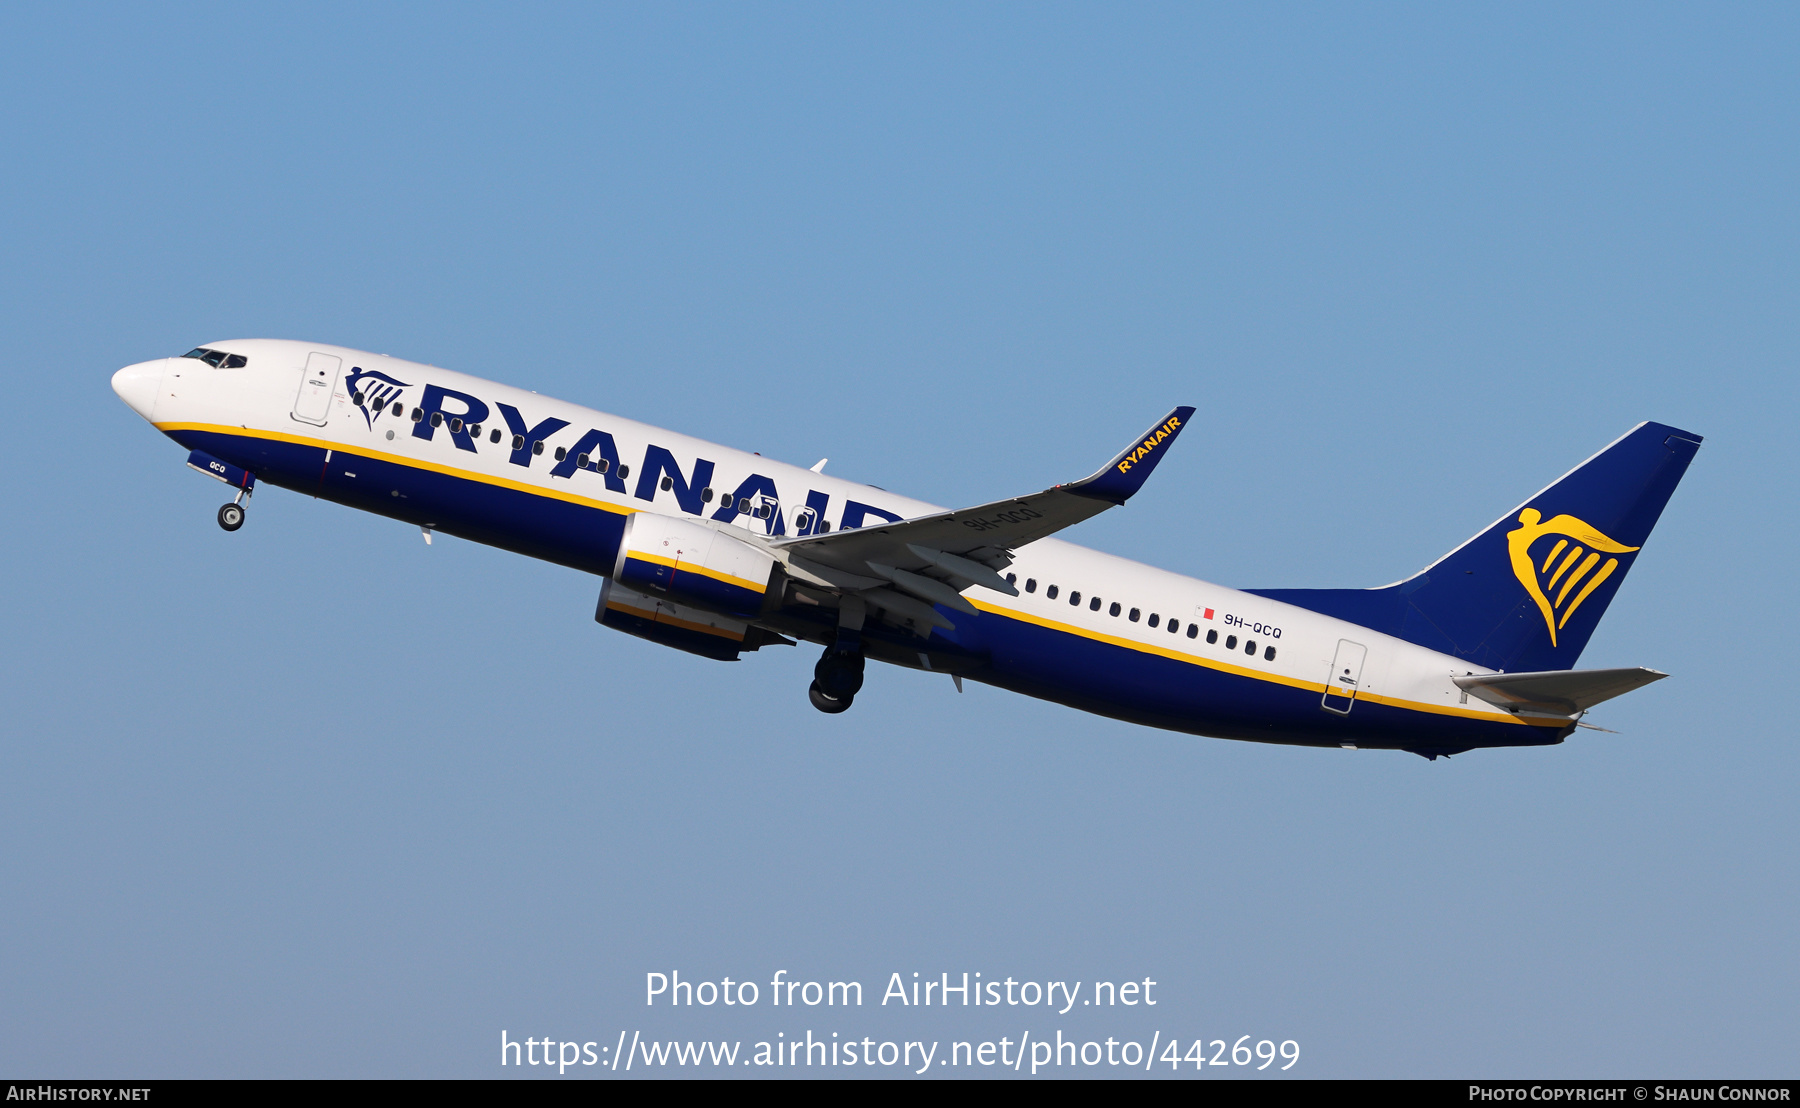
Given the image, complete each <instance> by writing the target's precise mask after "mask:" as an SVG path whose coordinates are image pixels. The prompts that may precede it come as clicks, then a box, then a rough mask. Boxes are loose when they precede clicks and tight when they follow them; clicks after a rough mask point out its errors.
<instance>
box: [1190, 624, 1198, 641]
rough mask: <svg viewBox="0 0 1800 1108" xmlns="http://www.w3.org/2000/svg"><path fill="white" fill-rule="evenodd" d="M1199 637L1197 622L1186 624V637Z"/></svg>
mask: <svg viewBox="0 0 1800 1108" xmlns="http://www.w3.org/2000/svg"><path fill="white" fill-rule="evenodd" d="M1199 637H1200V625H1199V624H1198V623H1190V624H1188V638H1190V639H1197V638H1199Z"/></svg>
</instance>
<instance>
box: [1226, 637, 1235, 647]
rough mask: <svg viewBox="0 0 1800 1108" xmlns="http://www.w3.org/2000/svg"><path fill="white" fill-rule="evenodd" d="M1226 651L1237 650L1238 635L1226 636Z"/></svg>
mask: <svg viewBox="0 0 1800 1108" xmlns="http://www.w3.org/2000/svg"><path fill="white" fill-rule="evenodd" d="M1225 649H1226V650H1236V649H1237V636H1236V635H1226V636H1225Z"/></svg>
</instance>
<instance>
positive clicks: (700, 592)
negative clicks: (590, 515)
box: [612, 512, 775, 622]
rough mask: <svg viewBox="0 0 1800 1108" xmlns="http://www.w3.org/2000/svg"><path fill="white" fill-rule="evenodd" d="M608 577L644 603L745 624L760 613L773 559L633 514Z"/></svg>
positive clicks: (696, 527) (667, 520) (673, 522)
mask: <svg viewBox="0 0 1800 1108" xmlns="http://www.w3.org/2000/svg"><path fill="white" fill-rule="evenodd" d="M612 577H613V580H614V581H617V582H618V583H619V584H621V585H624V586H626V587H627V588H629V589H631V590H633V591H634V592H637V593H641V594H643V595H645V596H648V597H652V598H655V599H658V600H661V599H665V598H666V599H668V600H669V601H671V602H673V603H675V604H679V605H681V606H683V607H691V608H699V609H702V610H704V611H708V612H716V613H718V614H720V615H726V616H731V617H733V618H735V619H738V620H742V621H745V622H748V621H751V620H754V619H756V618H757V617H758V616H759V615H760V614H761V613H762V610H763V601H764V598H765V597H766V596H767V595H768V592H769V586H770V584H771V582H772V581H773V580H774V579H775V558H774V556H773V555H771V554H768V553H766V552H765V551H762V550H759V549H757V548H756V547H754V546H752V545H750V544H749V543H747V542H743V541H742V540H739V539H734V538H732V537H731V536H729V535H723V534H720V533H719V532H718V531H715V530H713V529H712V528H710V527H703V526H701V525H700V524H698V523H690V522H689V521H687V520H685V519H676V518H673V517H671V516H664V515H656V514H654V513H652V512H635V513H633V514H632V517H631V518H630V519H629V520H627V521H626V522H625V534H624V537H623V538H622V539H621V540H620V542H619V560H618V562H617V563H616V564H615V565H614V566H613V574H612Z"/></svg>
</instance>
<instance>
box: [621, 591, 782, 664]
mask: <svg viewBox="0 0 1800 1108" xmlns="http://www.w3.org/2000/svg"><path fill="white" fill-rule="evenodd" d="M594 620H595V622H597V623H602V624H605V625H606V626H608V627H611V628H612V629H613V630H615V631H623V632H625V633H626V634H627V635H636V636H637V637H638V638H640V639H649V640H650V641H651V642H653V643H660V644H661V645H663V646H672V647H674V648H675V649H677V650H685V651H687V652H688V653H689V654H699V655H701V656H702V657H705V658H716V659H718V660H719V661H722V662H735V661H737V658H738V654H739V653H741V652H743V651H746V650H756V649H758V648H760V647H762V646H764V645H766V644H769V643H786V642H787V640H786V639H783V638H782V637H781V636H779V635H776V634H773V633H772V632H769V631H764V630H763V629H762V628H760V627H752V626H750V625H749V624H747V623H740V622H739V621H737V620H735V619H729V618H727V617H725V616H721V615H716V614H714V613H712V612H703V611H701V610H700V609H698V608H690V607H688V606H687V605H684V604H677V603H675V602H674V601H672V600H666V599H663V598H662V597H656V596H645V595H644V594H643V593H641V592H638V591H637V590H636V589H633V588H630V587H629V586H626V585H621V584H619V583H618V582H617V581H607V582H606V583H605V584H603V585H601V586H600V606H599V608H597V609H596V610H595V612H594Z"/></svg>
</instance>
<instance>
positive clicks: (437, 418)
mask: <svg viewBox="0 0 1800 1108" xmlns="http://www.w3.org/2000/svg"><path fill="white" fill-rule="evenodd" d="M431 425H432V426H433V427H442V426H443V425H444V413H443V412H432V413H431Z"/></svg>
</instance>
